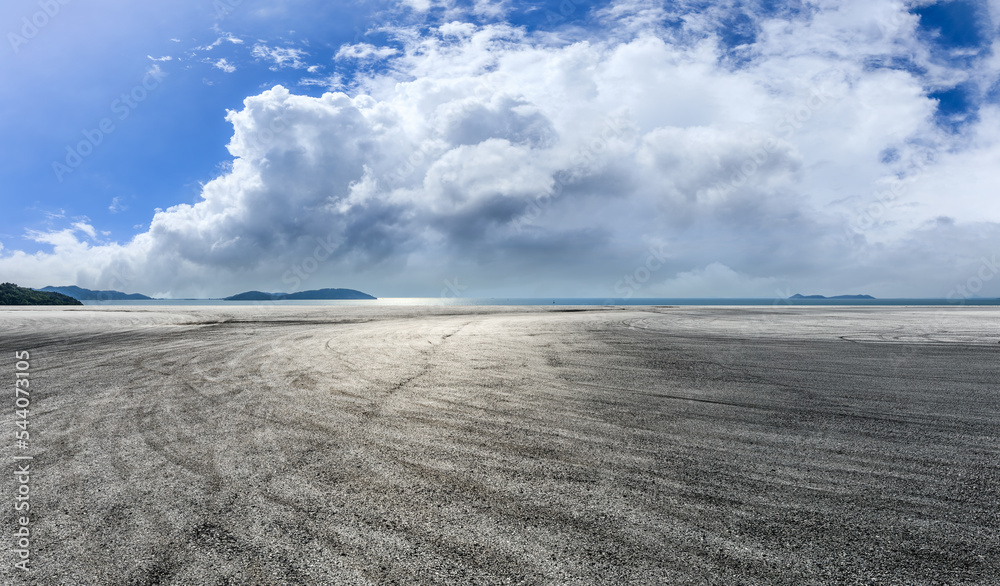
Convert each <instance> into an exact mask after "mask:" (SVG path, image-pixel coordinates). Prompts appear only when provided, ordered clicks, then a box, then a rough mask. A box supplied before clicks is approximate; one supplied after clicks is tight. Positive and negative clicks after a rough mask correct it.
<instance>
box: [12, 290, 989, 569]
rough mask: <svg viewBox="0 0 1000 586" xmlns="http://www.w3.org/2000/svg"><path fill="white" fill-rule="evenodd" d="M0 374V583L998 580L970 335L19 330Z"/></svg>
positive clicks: (265, 312) (720, 318) (805, 329)
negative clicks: (17, 383)
mask: <svg viewBox="0 0 1000 586" xmlns="http://www.w3.org/2000/svg"><path fill="white" fill-rule="evenodd" d="M0 350H2V352H0V356H3V357H5V358H3V359H2V360H0V376H2V377H3V380H4V381H5V382H4V384H5V385H6V387H7V388H8V389H9V392H7V393H5V394H4V397H6V399H4V402H5V403H6V404H4V405H2V409H3V412H4V413H7V414H8V415H5V416H4V421H5V422H6V423H5V424H4V430H3V432H2V435H0V437H3V438H6V439H4V440H3V441H0V458H2V460H3V462H4V468H5V469H8V470H11V469H13V468H14V464H13V462H14V457H15V456H18V455H24V454H32V455H33V456H34V460H32V461H31V470H32V474H31V478H30V504H31V509H30V530H31V553H30V567H31V568H32V569H31V570H30V572H27V573H26V572H22V571H20V570H18V569H16V568H14V563H15V561H17V560H18V558H17V557H16V554H15V553H14V551H13V550H14V544H15V543H16V539H15V538H14V533H15V531H16V530H17V526H18V525H17V523H18V516H19V515H20V513H17V512H15V511H14V508H13V503H14V502H15V501H14V497H15V495H17V494H18V492H17V491H18V490H19V481H18V480H17V479H15V478H14V477H13V475H12V474H10V473H9V472H8V473H6V474H3V477H2V482H0V499H2V500H3V502H5V503H7V504H6V505H5V506H4V507H3V513H2V515H0V522H2V526H0V529H2V531H3V542H4V543H5V544H7V547H6V548H5V555H6V557H5V558H4V559H5V563H4V564H3V567H2V569H0V582H2V583H5V584H136V585H139V584H185V585H187V584H626V583H631V584H726V585H729V584H997V583H1000V580H998V578H997V576H998V575H1000V442H998V436H1000V359H998V353H1000V311H998V310H996V309H992V308H971V307H966V308H888V307H877V308H857V307H855V308H829V307H777V308H746V307H744V308H724V307H712V308H698V307H676V308H671V307H657V308H653V307H649V308H637V307H629V308H579V307H577V308H558V307H556V308H551V307H496V308H488V307H382V308H362V307H287V306H264V307H234V308H229V307H205V308H191V307H156V308H151V307H142V308H128V307H124V308H123V307H118V308H113V307H85V308H72V309H69V308H51V309H50V308H46V309H35V308H31V309H27V308H25V309H5V310H2V311H0ZM21 350H28V351H29V352H30V354H31V360H30V363H31V371H30V372H31V410H30V427H29V429H30V432H31V436H30V448H29V449H27V450H20V449H18V448H17V447H16V446H15V443H14V431H15V429H16V428H15V426H14V417H13V411H14V392H13V384H14V383H13V381H14V377H15V375H14V372H15V362H16V361H15V359H14V352H16V351H21Z"/></svg>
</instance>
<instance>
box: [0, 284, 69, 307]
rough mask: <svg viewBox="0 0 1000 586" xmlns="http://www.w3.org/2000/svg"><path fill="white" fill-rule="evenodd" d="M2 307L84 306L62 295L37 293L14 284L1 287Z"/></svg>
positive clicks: (0, 303)
mask: <svg viewBox="0 0 1000 586" xmlns="http://www.w3.org/2000/svg"><path fill="white" fill-rule="evenodd" d="M0 305H83V304H82V303H80V301H79V300H77V299H73V298H72V297H70V296H69V295H63V294H61V293H50V292H47V291H35V290H34V289H27V288H25V287H18V286H17V285H15V284H14V283H4V284H2V285H0Z"/></svg>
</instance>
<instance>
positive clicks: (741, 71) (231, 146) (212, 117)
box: [0, 0, 1000, 297]
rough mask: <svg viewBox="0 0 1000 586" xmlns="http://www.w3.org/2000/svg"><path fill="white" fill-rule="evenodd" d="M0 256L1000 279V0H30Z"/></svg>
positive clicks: (551, 273) (197, 284)
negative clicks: (998, 262)
mask: <svg viewBox="0 0 1000 586" xmlns="http://www.w3.org/2000/svg"><path fill="white" fill-rule="evenodd" d="M0 23H2V29H3V30H2V31H0V32H3V33H4V45H3V46H2V47H0V79H3V80H4V82H5V83H3V84H2V85H0V113H2V116H0V124H2V125H3V136H4V137H5V138H6V140H4V141H3V142H2V143H0V149H2V150H3V152H2V153H0V154H2V156H0V206H2V209H3V214H0V245H2V249H0V273H3V277H4V280H13V281H16V282H19V283H21V284H23V285H28V286H36V287H40V286H44V285H50V284H52V285H66V284H77V285H80V286H84V287H93V288H117V289H123V290H127V291H129V292H132V291H139V292H143V293H147V294H155V295H163V296H191V295H223V294H229V293H233V292H236V291H239V290H245V289H250V288H256V289H265V290H296V289H310V288H318V287H326V286H339V287H352V288H358V289H362V290H366V291H369V292H371V293H373V294H376V295H379V296H437V295H454V294H461V295H468V296H490V295H498V296H499V295H504V296H509V295H513V296H534V295H570V296H593V297H623V296H643V297H645V296H658V295H663V296H765V297H771V296H776V295H780V294H782V293H787V292H800V291H801V292H805V293H826V294H839V293H853V292H865V293H872V294H876V295H879V296H911V295H915V296H946V295H952V296H956V295H958V296H962V295H971V294H977V295H993V296H1000V278H994V276H995V271H994V269H993V268H992V267H993V266H995V262H994V261H993V259H994V258H995V255H996V253H997V252H1000V250H997V249H998V248H1000V240H998V235H1000V207H998V204H997V203H995V202H994V200H995V197H993V194H995V192H996V188H997V187H998V186H1000V176H998V172H997V171H996V169H997V168H1000V167H998V166H997V165H996V164H997V163H1000V142H998V137H1000V132H998V130H1000V107H998V104H1000V57H998V55H997V53H996V48H997V39H998V23H1000V3H997V2H985V1H984V2H971V1H966V0H956V1H952V2H936V3H934V2H912V3H909V4H906V5H904V4H902V3H898V2H877V1H876V2H871V1H869V2H860V1H859V2H778V1H766V2H765V1H760V2H729V3H716V2H699V1H680V2H668V3H664V2H647V1H644V0H622V1H617V2H616V1H610V0H609V1H607V2H597V3H590V2H583V1H582V0H580V1H576V0H561V1H558V2H556V1H548V2H535V3H527V2H512V1H508V2H481V1H478V2H476V1H468V2H458V1H457V0H408V1H407V2H391V3H386V2H374V1H372V2H364V1H359V2H317V1H307V0H298V1H296V0H288V1H284V2H278V1H271V2H257V1H253V0H243V1H242V2H240V1H238V0H221V1H220V2H216V3H214V4H213V3H211V2H204V1H197V2H195V1H183V0H182V1H174V2H144V3H136V2H127V1H123V0H119V1H114V0H93V1H89V2H84V1H83V0H62V1H60V0H47V1H46V0H32V1H27V0H12V1H9V2H5V3H3V5H2V6H0Z"/></svg>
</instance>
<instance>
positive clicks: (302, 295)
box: [224, 289, 378, 301]
mask: <svg viewBox="0 0 1000 586" xmlns="http://www.w3.org/2000/svg"><path fill="white" fill-rule="evenodd" d="M306 299H378V297H372V296H371V295H369V294H367V293H362V292H361V291H355V290H354V289H316V290H313V291H299V292H298V293H265V292H263V291H246V292H245V293H239V294H238V295H232V296H230V297H225V298H224V301H279V300H281V301H289V300H306Z"/></svg>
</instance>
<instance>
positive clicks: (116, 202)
mask: <svg viewBox="0 0 1000 586" xmlns="http://www.w3.org/2000/svg"><path fill="white" fill-rule="evenodd" d="M127 209H128V206H126V205H125V204H123V203H122V198H120V197H117V196H116V197H113V198H111V205H109V206H108V211H109V212H111V213H112V214H117V213H118V212H123V211H125V210H127Z"/></svg>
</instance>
